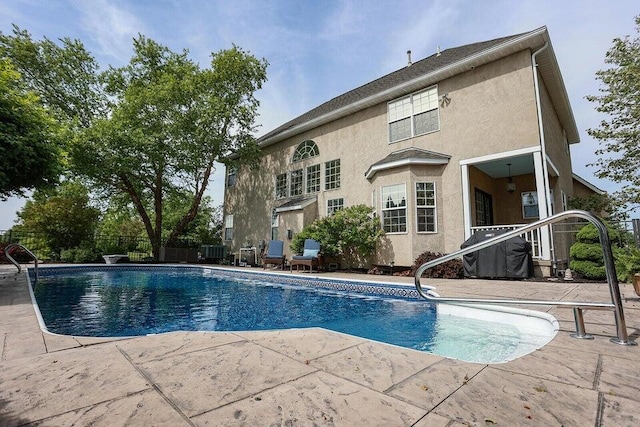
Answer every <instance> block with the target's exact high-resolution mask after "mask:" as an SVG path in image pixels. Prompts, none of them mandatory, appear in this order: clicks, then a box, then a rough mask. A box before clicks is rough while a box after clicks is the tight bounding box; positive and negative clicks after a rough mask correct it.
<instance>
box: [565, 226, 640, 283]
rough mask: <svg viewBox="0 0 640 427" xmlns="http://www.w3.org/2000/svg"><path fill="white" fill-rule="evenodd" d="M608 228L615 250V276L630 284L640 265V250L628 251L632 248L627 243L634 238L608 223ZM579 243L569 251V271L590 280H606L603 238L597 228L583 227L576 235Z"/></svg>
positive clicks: (613, 250)
mask: <svg viewBox="0 0 640 427" xmlns="http://www.w3.org/2000/svg"><path fill="white" fill-rule="evenodd" d="M605 225H606V226H607V233H608V234H609V240H610V242H611V246H612V247H611V250H612V252H613V258H614V262H615V267H616V275H617V277H618V280H620V281H627V280H629V277H630V276H631V275H632V273H633V272H634V271H633V269H634V268H636V267H635V266H636V264H637V263H638V262H640V257H639V256H638V250H637V249H635V248H633V249H626V248H628V247H629V241H628V239H632V238H633V236H630V234H629V233H628V232H627V231H625V230H620V229H619V228H616V227H614V226H612V225H611V224H609V223H608V222H605ZM576 239H577V242H576V243H574V244H573V245H572V246H571V249H570V251H569V253H570V256H571V261H570V262H569V268H570V269H571V270H574V271H575V272H576V273H578V274H580V275H581V276H583V277H585V278H587V279H593V280H603V279H606V277H607V276H606V270H605V268H604V257H603V255H602V246H601V244H600V236H599V234H598V230H597V229H596V227H595V225H593V224H588V225H586V226H584V227H582V228H581V229H580V231H578V233H577V234H576Z"/></svg>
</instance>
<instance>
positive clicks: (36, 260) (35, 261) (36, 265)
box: [4, 243, 38, 282]
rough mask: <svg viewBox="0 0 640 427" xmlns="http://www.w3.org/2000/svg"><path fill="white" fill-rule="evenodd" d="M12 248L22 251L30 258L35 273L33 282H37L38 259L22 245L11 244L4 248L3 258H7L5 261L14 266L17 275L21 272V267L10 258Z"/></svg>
mask: <svg viewBox="0 0 640 427" xmlns="http://www.w3.org/2000/svg"><path fill="white" fill-rule="evenodd" d="M14 248H20V249H22V250H23V251H25V252H26V253H27V254H28V255H29V256H31V258H33V261H34V263H35V264H34V269H33V271H34V273H35V281H36V282H37V281H38V257H37V256H35V255H34V254H33V252H31V251H30V250H29V249H27V248H26V247H24V246H23V245H21V244H20V243H12V244H10V245H7V246H6V247H5V248H4V256H6V257H7V259H8V260H9V261H10V262H11V264H13V265H15V266H16V267H17V268H18V273H20V272H21V271H22V266H21V265H20V263H19V262H18V261H16V260H15V259H14V258H13V257H12V256H11V250H12V249H14Z"/></svg>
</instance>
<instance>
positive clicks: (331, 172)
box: [324, 159, 340, 190]
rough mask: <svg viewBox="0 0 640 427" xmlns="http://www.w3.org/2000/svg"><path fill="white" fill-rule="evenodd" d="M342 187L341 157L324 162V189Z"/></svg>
mask: <svg viewBox="0 0 640 427" xmlns="http://www.w3.org/2000/svg"><path fill="white" fill-rule="evenodd" d="M336 188H340V159H337V160H331V161H329V162H325V164H324V189H325V190H334V189H336Z"/></svg>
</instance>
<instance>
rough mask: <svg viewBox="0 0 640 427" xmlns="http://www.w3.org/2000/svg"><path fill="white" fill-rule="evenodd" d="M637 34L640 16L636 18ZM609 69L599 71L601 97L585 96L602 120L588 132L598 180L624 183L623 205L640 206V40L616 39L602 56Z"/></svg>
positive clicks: (619, 195)
mask: <svg viewBox="0 0 640 427" xmlns="http://www.w3.org/2000/svg"><path fill="white" fill-rule="evenodd" d="M635 23H636V32H637V33H639V34H640V16H636V17H635ZM605 63H607V64H608V65H609V67H608V68H607V69H605V70H601V71H598V72H597V73H596V78H597V79H598V80H600V81H601V82H602V86H601V88H600V92H601V94H600V95H592V96H587V99H588V100H589V101H592V102H594V103H596V104H597V107H596V110H597V111H598V112H600V113H603V114H604V116H605V118H604V119H603V120H602V121H601V122H600V126H599V127H597V128H594V129H588V130H587V132H588V133H589V135H591V136H592V137H593V138H595V139H597V140H598V141H599V143H600V148H599V149H598V150H597V151H596V156H597V158H598V160H597V161H596V162H595V163H594V165H595V166H597V167H598V168H599V170H598V172H597V176H598V177H599V178H604V179H610V180H612V181H614V182H618V183H623V186H622V189H621V190H620V191H619V192H617V193H616V197H617V199H618V200H620V201H621V202H623V203H625V204H640V120H638V118H639V117H640V37H636V38H633V39H632V38H630V37H629V36H627V37H625V38H616V39H614V40H613V46H612V47H611V48H610V49H609V51H608V52H607V53H606V56H605Z"/></svg>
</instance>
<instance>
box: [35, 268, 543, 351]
mask: <svg viewBox="0 0 640 427" xmlns="http://www.w3.org/2000/svg"><path fill="white" fill-rule="evenodd" d="M107 270H108V271H93V272H91V271H87V272H74V273H71V274H66V273H56V274H54V275H46V274H44V275H42V276H41V278H40V279H39V280H38V282H37V283H36V285H35V288H34V295H35V299H36V302H37V305H38V307H39V309H40V312H41V316H42V319H43V321H44V323H45V325H46V328H47V329H48V331H49V332H52V333H57V334H63V335H74V336H98V337H122V336H138V335H147V334H157V333H163V332H172V331H255V330H273V329H290V328H308V327H321V328H326V329H330V330H333V331H337V332H342V333H346V334H350V335H355V336H359V337H362V338H367V339H371V340H376V341H381V342H385V343H388V344H393V345H398V346H402V347H407V348H412V349H416V350H421V351H427V352H432V353H436V354H439V355H442V356H447V357H453V358H457V359H461V360H465V361H471V362H481V363H499V362H504V361H507V360H511V359H513V358H515V357H519V356H521V355H522V354H526V353H527V352H530V351H533V350H534V349H535V348H539V347H540V346H542V345H544V344H545V343H546V342H548V341H549V340H550V339H551V337H549V334H548V333H545V332H540V331H537V330H536V329H535V328H534V329H533V330H532V331H531V330H529V331H523V329H522V328H521V327H518V326H517V325H516V324H514V322H512V321H506V322H497V321H487V320H481V319H478V318H475V319H470V318H468V317H461V316H458V315H454V314H447V309H443V307H440V309H438V307H437V306H436V305H434V304H431V303H429V302H426V301H424V300H415V299H409V298H399V297H394V298H384V297H381V296H379V295H367V294H361V293H354V292H340V291H335V290H332V289H325V288H322V287H316V286H301V285H292V284H289V285H285V284H278V283H274V282H272V281H273V280H275V279H276V278H274V277H273V276H271V277H269V276H266V277H267V280H269V281H267V280H264V279H263V280H255V279H247V278H242V277H234V276H233V275H230V274H226V273H223V274H217V273H216V272H215V271H213V272H212V270H207V269H199V268H191V269H173V270H170V269H159V270H152V269H141V270H132V271H129V270H126V269H111V270H110V271H109V269H107ZM476 317H477V316H476ZM538 332H539V333H538Z"/></svg>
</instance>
